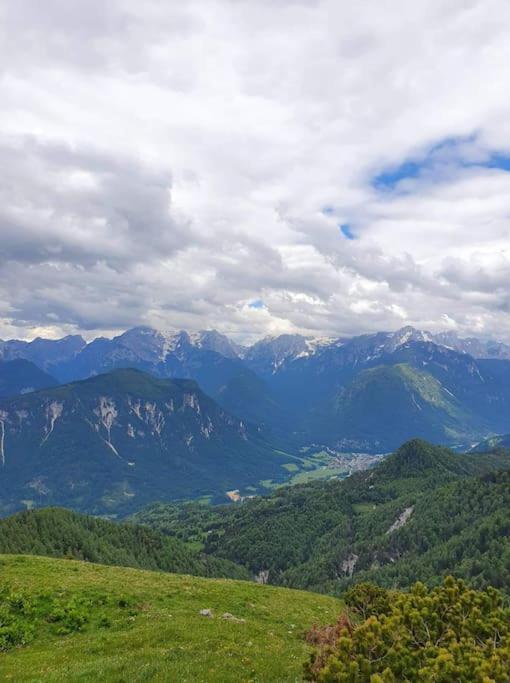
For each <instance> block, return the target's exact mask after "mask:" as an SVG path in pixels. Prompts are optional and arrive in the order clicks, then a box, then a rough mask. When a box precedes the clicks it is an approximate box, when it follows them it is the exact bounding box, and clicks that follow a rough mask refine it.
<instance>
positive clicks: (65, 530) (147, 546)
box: [0, 508, 250, 579]
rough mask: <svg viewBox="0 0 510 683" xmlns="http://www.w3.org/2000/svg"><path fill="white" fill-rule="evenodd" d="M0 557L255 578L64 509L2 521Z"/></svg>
mask: <svg viewBox="0 0 510 683" xmlns="http://www.w3.org/2000/svg"><path fill="white" fill-rule="evenodd" d="M0 553H13V554H14V553H16V554H17V553H21V554H29V555H48V556H50V557H65V558H68V559H69V558H72V559H77V560H87V561H88V562H98V563H100V564H109V565H115V566H121V567H135V568H138V569H159V570H160V571H165V572H180V573H185V574H194V575H196V576H216V577H228V578H235V579H249V578H250V574H249V572H248V571H247V570H246V569H245V568H244V567H240V566H238V565H236V564H234V563H233V562H230V561H229V560H222V559H218V558H215V557H212V556H210V555H205V554H204V553H200V552H197V551H195V550H192V549H190V548H189V546H187V545H185V544H184V543H183V542H182V541H180V540H178V539H177V538H171V537H168V536H162V535H161V534H159V533H157V532H156V531H153V530H151V529H148V528H147V527H143V526H139V525H136V524H115V523H114V522H109V521H107V520H104V519H98V518H97V517H91V516H89V515H81V514H79V513H77V512H72V511H71V510H64V509H62V508H45V509H42V510H31V511H27V512H20V513H18V514H16V515H13V516H12V517H8V518H7V519H1V520H0Z"/></svg>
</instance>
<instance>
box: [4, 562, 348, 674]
mask: <svg viewBox="0 0 510 683" xmlns="http://www.w3.org/2000/svg"><path fill="white" fill-rule="evenodd" d="M0 587H4V589H5V587H7V593H8V594H10V595H11V596H13V595H14V596H15V599H14V601H12V598H11V601H12V602H13V604H15V605H16V606H17V607H16V608H17V609H18V608H19V603H20V600H19V596H22V598H23V600H22V601H21V602H23V601H24V602H25V603H27V604H28V605H29V606H28V607H26V616H23V615H22V616H21V617H20V618H22V619H26V620H31V621H32V622H33V626H34V630H33V635H32V637H31V639H30V641H29V642H28V643H27V644H26V645H24V646H22V647H16V648H14V649H11V650H9V651H7V652H2V653H0V680H2V681H15V682H16V683H22V682H25V681H33V682H35V681H38V682H39V681H40V682H41V683H42V682H44V683H46V682H55V681H59V682H60V681H62V682H64V681H66V682H67V681H70V682H73V681H94V682H95V683H99V682H101V683H103V682H110V681H112V682H113V681H115V682H116V683H121V682H125V683H136V682H138V681H165V682H174V681H175V682H176V683H186V682H188V683H199V682H201V681H204V682H207V683H209V682H217V683H228V682H229V681H236V682H237V683H239V682H244V681H253V682H266V681H267V682H271V681H276V682H280V681H281V682H285V681H299V680H301V671H302V664H303V661H304V660H305V659H306V657H307V646H306V644H305V643H304V641H303V633H304V632H305V631H306V630H307V629H308V628H309V627H310V625H311V624H312V623H313V622H317V623H327V622H331V621H332V620H334V619H335V616H336V615H337V614H338V612H339V610H340V609H341V604H340V603H339V602H338V601H337V600H336V599H334V598H331V597H328V596H321V595H316V594H313V593H306V592H302V591H293V590H288V589H285V588H276V587H272V586H260V585H257V584H254V583H250V582H243V581H230V580H220V579H202V578H195V577H190V576H179V575H175V574H163V573H157V572H149V571H142V570H136V569H125V568H119V567H106V566H101V565H95V564H88V563H84V562H76V561H72V560H55V559H49V558H42V557H31V556H16V555H14V556H10V555H3V556H0ZM7 593H6V591H5V590H4V593H3V595H4V598H3V599H4V602H5V601H6V600H7V598H5V595H7ZM55 604H57V605H58V606H59V607H58V609H57V610H55V609H53V612H51V611H50V612H48V610H50V608H49V607H48V605H55ZM76 604H78V605H81V604H83V605H86V607H84V608H83V609H84V610H85V613H86V615H87V619H86V621H85V623H83V624H82V625H81V626H80V629H79V630H75V631H72V632H67V633H64V634H62V633H61V631H62V627H61V624H62V623H64V622H62V621H58V619H61V616H62V613H63V612H65V613H66V614H68V613H69V614H71V616H72V614H73V609H74V606H75V605H76ZM62 605H63V606H64V608H65V609H62V608H61V607H60V606H62ZM69 606H71V607H72V609H71V608H70V607H69ZM4 607H5V605H2V609H4ZM79 609H82V608H79ZM202 609H209V610H212V613H213V618H209V617H204V616H201V615H200V610H202ZM45 610H46V611H45ZM66 610H67V611H66ZM226 612H228V613H230V614H231V615H233V616H234V617H235V618H236V619H238V620H239V621H236V620H234V619H224V618H222V615H223V614H224V613H226ZM55 614H56V615H57V616H55ZM243 620H244V621H243ZM59 624H60V626H59ZM71 624H74V621H71ZM64 630H65V629H64Z"/></svg>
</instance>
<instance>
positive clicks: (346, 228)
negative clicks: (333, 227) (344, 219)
mask: <svg viewBox="0 0 510 683" xmlns="http://www.w3.org/2000/svg"><path fill="white" fill-rule="evenodd" d="M338 227H339V228H340V232H341V233H342V235H343V236H344V237H345V238H346V239H348V240H355V239H356V237H355V235H354V233H353V232H352V230H351V226H350V225H349V223H343V224H342V225H339V226H338Z"/></svg>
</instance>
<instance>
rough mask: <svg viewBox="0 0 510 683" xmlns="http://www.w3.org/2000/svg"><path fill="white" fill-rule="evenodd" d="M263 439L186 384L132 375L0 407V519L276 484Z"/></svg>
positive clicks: (119, 507) (275, 463)
mask: <svg viewBox="0 0 510 683" xmlns="http://www.w3.org/2000/svg"><path fill="white" fill-rule="evenodd" d="M289 457H290V456H285V454H280V453H277V452H276V451H275V450H274V448H273V447H272V446H271V445H270V444H269V443H268V442H267V440H266V439H265V437H264V434H263V433H262V430H261V429H260V428H258V427H256V426H252V425H249V424H246V423H245V422H243V420H241V419H239V418H237V417H234V416H233V415H231V414H229V413H227V412H226V411H225V410H224V409H223V408H220V406H218V405H217V404H216V403H215V402H214V401H213V399H211V398H210V397H209V396H207V395H206V394H204V393H203V392H202V390H201V389H200V388H199V387H198V385H197V384H196V383H195V382H194V381H191V380H178V379H174V380H169V379H158V378H155V377H153V376H151V375H148V374H145V373H143V372H140V371H138V370H134V369H122V370H115V371H113V372H111V373H109V374H104V375H98V376H96V377H92V378H90V379H87V380H83V381H79V382H74V383H71V384H66V385H63V386H58V387H55V388H51V389H45V390H41V391H38V392H35V393H31V394H26V395H23V396H18V397H14V398H8V399H2V400H0V476H1V479H2V489H1V495H0V513H3V514H6V513H8V512H10V511H11V510H12V511H14V510H16V509H19V508H20V507H21V506H23V505H25V506H28V507H30V506H41V505H45V506H46V505H68V506H70V507H73V508H74V509H77V510H84V511H88V512H95V513H111V514H117V513H118V512H119V511H123V510H129V509H132V508H135V507H139V506H140V505H141V504H143V503H144V502H149V501H151V500H158V499H166V500H171V499H176V498H185V497H198V496H200V495H208V494H209V495H223V496H224V494H225V492H226V491H227V490H229V489H236V488H239V487H241V486H247V485H257V484H258V482H259V480H260V479H262V478H267V479H276V480H278V479H283V476H284V473H285V470H284V469H282V463H283V462H286V461H287V460H288V459H289Z"/></svg>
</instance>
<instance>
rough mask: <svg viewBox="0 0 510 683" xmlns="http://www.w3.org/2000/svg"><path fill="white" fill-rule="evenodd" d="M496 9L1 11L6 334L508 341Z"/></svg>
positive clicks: (129, 4) (495, 3)
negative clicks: (181, 332) (416, 335)
mask: <svg viewBox="0 0 510 683" xmlns="http://www.w3.org/2000/svg"><path fill="white" fill-rule="evenodd" d="M509 89H510V3H508V2H507V0H480V1H478V0H413V2H409V1H408V0H391V1H390V0H370V1H368V0H360V1H359V2H356V3H353V2H348V1H347V0H331V1H329V0H324V1H323V0H295V1H290V0H289V1H287V0H271V1H270V0H218V1H216V0H201V1H195V0H188V1H187V2H184V3H169V2H166V0H143V2H142V1H141V0H109V2H106V3H105V2H104V1H103V0H86V1H85V0H73V2H69V1H68V0H45V2H44V3H43V2H40V0H0V102H1V106H0V166H1V168H2V173H1V175H0V338H3V339H7V338H12V337H20V338H27V339H30V338H33V337H36V336H48V337H58V336H62V335H64V334H69V333H77V332H81V333H83V334H84V336H85V337H87V338H92V337H94V336H97V335H99V334H107V335H108V334H114V333H115V332H118V331H121V330H124V329H126V328H128V327H131V326H135V325H140V324H146V325H152V326H154V327H157V328H160V329H188V330H197V329H206V328H216V329H218V330H220V331H222V332H224V333H227V334H229V335H230V336H232V338H234V339H236V340H237V341H249V340H254V339H256V338H258V337H262V336H264V335H267V334H273V335H274V334H279V333H284V332H302V333H305V334H310V335H328V336H335V335H338V336H344V335H351V334H358V333H362V332H372V331H376V330H393V329H397V328H400V327H402V326H404V325H407V324H411V325H414V326H416V327H420V328H425V329H429V330H431V331H436V332H437V331H441V330H454V331H457V332H458V333H459V334H460V335H461V336H467V335H470V334H474V335H478V336H482V337H492V338H496V339H500V340H502V341H507V342H510V316H509V312H510V98H509V96H508V93H509Z"/></svg>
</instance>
